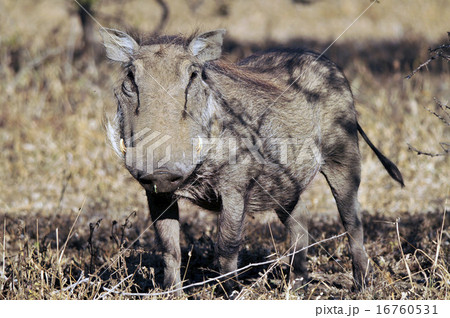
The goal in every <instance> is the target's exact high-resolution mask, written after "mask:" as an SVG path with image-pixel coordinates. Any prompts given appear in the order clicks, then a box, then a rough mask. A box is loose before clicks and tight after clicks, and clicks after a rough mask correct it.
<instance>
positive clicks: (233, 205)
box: [216, 190, 245, 296]
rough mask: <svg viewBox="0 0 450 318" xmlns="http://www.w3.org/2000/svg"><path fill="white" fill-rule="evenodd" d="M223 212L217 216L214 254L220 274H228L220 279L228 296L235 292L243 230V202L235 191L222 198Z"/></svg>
mask: <svg viewBox="0 0 450 318" xmlns="http://www.w3.org/2000/svg"><path fill="white" fill-rule="evenodd" d="M222 204H223V210H222V212H221V213H220V216H219V228H218V235H217V246H216V253H217V257H218V262H219V269H220V273H221V274H227V273H230V275H229V276H227V277H226V278H224V279H222V281H223V285H222V286H223V287H224V289H225V292H226V293H227V294H228V296H231V294H232V292H233V291H234V290H236V281H237V273H236V272H235V271H236V270H237V265H238V255H239V248H240V245H241V241H242V236H243V229H244V216H245V212H244V200H243V197H242V195H241V194H240V193H238V192H237V191H235V190H232V191H229V193H226V195H224V196H223V202H222Z"/></svg>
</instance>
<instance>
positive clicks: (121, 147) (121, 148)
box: [119, 138, 127, 155]
mask: <svg viewBox="0 0 450 318" xmlns="http://www.w3.org/2000/svg"><path fill="white" fill-rule="evenodd" d="M119 146H120V152H122V154H123V155H125V153H126V152H127V147H125V142H124V141H123V139H122V138H120V145H119Z"/></svg>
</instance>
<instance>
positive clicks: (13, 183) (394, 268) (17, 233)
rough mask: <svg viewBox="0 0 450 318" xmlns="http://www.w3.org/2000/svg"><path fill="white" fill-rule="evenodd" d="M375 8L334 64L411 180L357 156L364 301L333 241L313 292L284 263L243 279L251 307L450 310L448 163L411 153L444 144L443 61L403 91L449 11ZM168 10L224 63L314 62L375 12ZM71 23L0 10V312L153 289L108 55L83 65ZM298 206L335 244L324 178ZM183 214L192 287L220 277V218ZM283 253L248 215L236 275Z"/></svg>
mask: <svg viewBox="0 0 450 318" xmlns="http://www.w3.org/2000/svg"><path fill="white" fill-rule="evenodd" d="M380 2H381V3H379V4H375V5H373V7H372V8H371V9H369V10H368V11H367V13H366V14H365V15H364V16H363V17H361V19H360V20H359V21H358V22H357V24H355V26H354V27H352V28H350V29H349V31H348V32H347V33H346V34H345V35H344V36H343V37H342V38H341V39H340V40H339V41H338V42H337V43H336V44H335V45H334V46H333V47H332V48H331V49H330V51H329V52H328V55H329V56H330V57H332V58H333V59H334V60H336V61H337V62H338V64H340V65H342V66H343V68H344V71H345V73H346V75H347V77H348V78H349V80H350V82H351V85H352V88H353V91H354V94H355V97H356V100H357V109H358V112H359V114H360V122H361V125H362V126H363V127H364V129H365V130H366V132H367V134H368V135H369V136H370V137H371V139H372V140H373V141H374V143H375V144H377V145H379V146H380V148H381V149H382V150H383V151H384V152H385V153H386V155H388V157H390V158H391V159H393V161H394V162H396V163H398V165H399V168H400V170H401V171H402V173H403V175H404V178H405V181H406V188H405V189H400V188H399V187H397V185H395V184H394V183H393V181H391V180H390V179H389V177H388V176H387V173H385V171H383V170H382V168H381V165H380V164H379V162H377V160H376V158H375V156H374V155H373V154H372V153H371V151H370V149H369V148H368V147H367V146H366V145H365V144H361V151H362V154H363V158H364V159H363V181H362V185H361V190H360V202H361V204H362V207H363V210H364V212H363V219H364V224H365V230H366V247H367V250H368V253H369V255H370V256H371V258H372V261H373V264H374V270H373V276H372V277H371V282H372V285H371V286H370V287H369V288H368V289H367V290H366V291H364V292H363V293H360V294H358V293H355V292H353V291H352V290H351V263H350V260H349V258H348V251H347V247H346V239H342V238H339V239H335V240H331V241H327V242H325V243H323V244H321V246H320V247H319V246H315V247H313V248H311V249H310V251H309V269H310V271H311V273H312V277H313V281H312V282H311V283H310V284H309V286H308V288H307V289H305V290H304V291H302V292H300V293H299V295H296V294H294V293H293V292H292V291H286V280H285V274H286V270H287V266H286V264H284V263H282V262H281V263H274V265H273V266H271V265H264V266H256V267H252V268H251V269H249V270H248V271H246V272H245V273H243V274H242V275H241V277H240V279H241V280H240V283H241V284H242V285H243V288H244V291H245V297H246V298H247V299H286V298H289V299H290V298H294V299H296V298H297V297H299V298H301V299H317V298H321V299H402V298H407V299H449V298H450V295H449V288H450V274H449V266H450V259H449V255H450V253H449V252H450V251H449V246H450V233H449V230H448V229H449V219H448V213H447V215H446V214H445V213H444V211H445V209H447V210H448V197H449V186H448V181H447V180H448V175H449V168H448V167H449V163H448V160H449V159H448V156H447V157H435V158H430V157H426V156H418V155H417V154H415V153H414V152H411V151H409V150H408V146H407V143H410V144H412V145H414V146H415V147H417V148H419V149H422V150H427V151H430V152H439V151H440V148H439V142H440V141H448V140H445V138H446V137H447V136H448V127H446V126H445V125H443V124H442V123H441V122H440V121H439V120H438V119H437V118H435V117H434V116H432V115H430V114H429V113H428V112H427V111H426V110H425V109H424V108H423V107H422V106H426V107H428V108H430V109H435V107H436V105H435V103H434V101H433V97H437V98H438V99H439V100H441V101H442V102H444V103H448V100H449V99H450V95H449V94H450V93H449V90H448V87H449V74H450V73H449V68H448V65H447V64H444V63H439V62H437V63H435V64H433V65H432V66H431V68H430V70H431V71H426V70H424V71H421V72H420V73H417V74H416V75H415V76H414V77H413V78H412V79H410V80H405V79H404V76H406V75H407V74H409V73H410V71H411V70H412V68H414V67H416V66H418V65H419V64H420V62H421V61H424V60H425V59H426V54H427V53H426V50H427V49H428V47H433V46H436V45H437V44H439V43H440V42H442V41H444V40H445V36H446V32H447V31H449V30H447V29H445V28H446V27H448V25H447V24H446V23H448V21H447V20H446V19H443V17H446V16H449V15H450V12H449V10H450V7H449V6H447V5H446V3H445V1H438V0H436V1H428V2H426V3H425V2H423V1H419V0H418V1H411V0H409V1H380ZM253 3H257V5H253ZM100 4H101V6H97V7H96V9H97V12H98V17H99V20H100V22H101V23H102V24H105V25H107V26H118V25H120V24H121V23H122V24H123V23H124V22H126V23H127V24H128V25H130V26H135V27H138V28H139V29H141V30H152V29H153V28H154V27H155V26H156V25H157V23H158V19H159V15H160V13H161V12H160V8H159V6H157V5H156V4H155V2H152V1H148V2H145V3H143V2H141V1H137V0H136V1H130V2H129V3H128V4H127V5H126V6H123V5H122V4H118V3H117V2H115V1H106V0H104V1H100ZM168 4H169V8H170V10H171V11H170V17H169V20H168V24H167V26H166V31H167V32H168V33H175V32H180V31H185V30H194V29H195V28H196V27H200V28H202V29H209V28H218V27H225V28H227V29H228V31H229V32H228V42H227V43H226V49H227V56H226V58H228V59H231V60H235V59H237V58H239V57H241V56H243V55H245V54H248V53H249V52H251V51H252V50H254V49H256V48H264V47H267V46H269V45H280V44H281V45H299V44H303V45H308V46H312V47H313V48H314V49H316V50H323V49H324V48H326V47H327V46H328V45H329V44H330V43H331V42H332V41H333V40H334V39H335V38H336V37H337V36H338V35H339V34H340V33H341V32H342V31H343V30H344V29H345V28H346V27H347V26H348V25H349V23H350V22H352V21H353V20H354V19H355V18H356V17H357V16H358V15H359V14H360V13H361V12H362V11H363V10H364V9H365V8H366V7H367V6H369V5H370V2H369V1H353V0H342V1H340V3H339V5H334V4H331V2H329V1H325V0H323V1H317V3H315V4H313V5H310V6H301V5H294V4H292V2H291V1H287V0H286V1H283V2H280V1H276V2H275V1H262V0H261V1H254V2H250V1H245V2H244V1H241V2H238V1H232V0H223V1H217V2H213V1H205V2H203V1H194V0H190V1H168ZM137 8H138V9H137ZM74 10H75V6H74V5H73V4H72V3H70V2H62V1H61V2H54V1H44V0H42V1H37V2H32V1H20V2H17V1H12V0H6V1H3V2H2V3H1V4H0V19H1V20H2V21H3V23H2V24H1V25H0V35H1V36H0V76H1V77H2V81H1V84H0V105H1V113H0V135H1V139H0V147H1V149H2V151H1V152H0V160H1V163H2V164H1V165H0V176H1V183H0V239H1V240H0V249H1V250H2V258H0V299H94V298H100V297H103V298H107V299H119V298H130V297H131V298H133V297H136V298H142V297H144V296H142V297H137V296H125V295H123V294H117V293H115V292H121V293H136V292H140V293H155V292H158V291H161V290H160V289H158V286H159V285H160V282H161V262H162V261H161V258H160V255H159V254H158V253H157V252H155V250H156V246H155V244H154V233H153V229H152V228H151V227H150V222H149V220H148V212H147V207H146V203H145V201H146V200H145V196H144V192H143V190H142V189H141V188H140V187H139V186H138V185H137V184H136V183H135V182H134V181H133V180H132V178H131V177H130V176H129V175H128V173H127V172H126V171H125V169H123V167H121V165H120V164H119V163H118V162H117V160H116V159H115V157H114V155H113V153H112V151H111V149H110V147H109V146H108V144H107V142H106V138H105V131H104V118H105V116H107V115H110V114H111V113H112V112H113V111H114V109H115V105H114V101H113V98H112V94H111V86H112V83H113V82H114V80H115V79H116V77H115V74H116V73H115V70H114V69H113V67H112V66H111V65H109V64H108V63H106V62H104V61H103V60H102V57H101V56H99V60H98V61H94V60H87V59H86V58H83V57H78V56H77V50H76V48H77V47H80V44H81V27H80V24H79V21H78V18H77V16H76V15H75V13H74V12H75V11H74ZM111 17H115V18H111ZM117 17H120V19H117ZM323 21H326V22H323ZM72 52H74V54H72ZM303 200H304V202H305V204H306V206H307V207H308V209H309V210H310V211H311V214H312V218H311V226H310V228H311V234H312V236H313V237H314V238H315V239H316V240H322V239H325V238H329V237H332V236H334V235H336V234H338V233H342V232H343V229H342V226H341V225H340V222H339V220H338V216H337V212H336V208H335V205H334V201H333V199H332V196H331V193H330V191H329V190H328V189H327V187H326V185H325V183H324V181H323V180H322V179H320V178H319V179H317V180H316V181H315V183H314V184H313V187H312V188H311V189H310V190H309V191H308V192H307V193H306V194H305V196H304V198H303ZM183 207H185V208H184V209H183V211H182V220H181V223H182V249H183V268H182V276H183V275H184V276H185V280H186V285H188V284H192V283H198V282H202V281H204V280H205V279H207V278H211V277H214V275H216V272H215V268H214V267H212V265H211V264H212V259H213V256H214V255H213V250H214V249H213V241H214V235H215V232H216V226H215V225H216V216H215V215H214V214H210V213H207V212H205V211H197V210H196V209H194V208H192V207H191V206H189V205H188V204H186V203H185V204H184V205H183ZM133 211H136V214H133V213H132V212H133ZM100 219H101V221H100V222H99V220H100ZM398 219H399V223H398V232H397V224H396V221H397V220H398ZM114 221H116V222H117V223H114ZM97 223H98V226H97V225H96V224H97ZM90 224H92V226H91V227H90ZM137 238H138V240H136V239H137ZM285 241H286V237H285V232H284V229H283V227H282V226H281V225H280V224H279V222H278V221H277V220H276V219H275V218H274V217H273V215H271V214H263V215H255V216H252V217H250V218H249V226H248V230H247V238H246V242H245V244H244V246H243V250H242V253H241V266H245V265H247V264H250V263H258V262H262V261H265V260H268V259H275V258H276V257H281V256H282V255H283V253H285V251H286V249H287V248H288V247H287V245H286V243H285ZM398 242H400V244H401V245H400V246H399V243H398ZM406 265H407V266H406ZM407 267H408V268H409V270H410V274H408V271H407ZM130 275H131V276H130ZM113 287H115V289H114V290H113V291H110V292H108V290H109V289H111V288H113ZM218 289H220V287H219V286H217V285H216V284H215V283H209V284H206V285H203V286H197V287H192V288H189V289H187V290H186V291H185V292H186V294H185V296H183V298H191V299H216V298H217V297H218V296H217V295H216V294H215V292H214V291H215V290H218ZM147 297H150V296H147ZM167 297H169V296H167V295H163V296H151V297H150V298H167ZM144 298H145V297H144Z"/></svg>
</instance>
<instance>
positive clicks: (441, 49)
mask: <svg viewBox="0 0 450 318" xmlns="http://www.w3.org/2000/svg"><path fill="white" fill-rule="evenodd" d="M447 34H448V37H449V41H450V32H448V33H447ZM447 50H450V44H442V45H440V46H438V47H437V48H434V49H428V54H429V55H430V58H429V59H428V60H426V61H425V62H424V63H422V64H420V65H419V67H417V68H416V69H415V70H413V71H412V72H411V74H409V75H408V76H406V79H410V78H411V77H413V76H414V74H416V73H417V72H418V71H420V70H421V69H422V68H423V67H425V66H427V65H428V64H430V63H431V61H433V60H436V59H438V58H441V59H443V60H447V61H450V54H449V53H447Z"/></svg>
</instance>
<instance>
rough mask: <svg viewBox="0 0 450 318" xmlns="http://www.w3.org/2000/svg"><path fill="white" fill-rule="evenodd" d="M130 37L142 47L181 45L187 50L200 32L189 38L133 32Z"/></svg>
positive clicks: (179, 35)
mask: <svg viewBox="0 0 450 318" xmlns="http://www.w3.org/2000/svg"><path fill="white" fill-rule="evenodd" d="M129 34H130V36H131V37H132V38H133V39H134V40H135V41H136V42H137V44H139V45H140V46H147V45H148V46H150V45H158V44H161V45H180V46H182V47H183V48H185V49H186V48H187V47H188V46H189V43H191V41H192V40H193V39H194V38H195V37H196V36H197V35H198V34H199V32H198V31H195V32H193V33H192V34H191V35H189V36H183V35H181V34H178V35H154V34H142V33H136V32H131V33H129Z"/></svg>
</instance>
